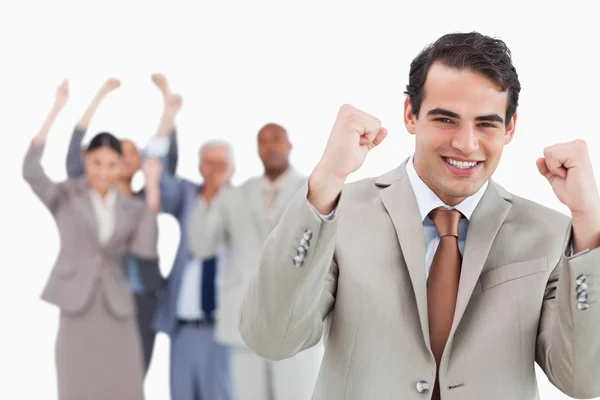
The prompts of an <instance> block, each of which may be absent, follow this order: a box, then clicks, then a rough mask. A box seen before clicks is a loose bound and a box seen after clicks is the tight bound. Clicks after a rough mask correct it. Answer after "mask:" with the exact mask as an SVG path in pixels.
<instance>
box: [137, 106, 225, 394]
mask: <svg viewBox="0 0 600 400" xmlns="http://www.w3.org/2000/svg"><path fill="white" fill-rule="evenodd" d="M167 104H168V106H167V107H166V108H165V112H164V114H163V118H162V119H161V122H160V125H159V128H158V130H157V134H156V136H155V137H154V138H153V139H152V140H151V141H150V143H149V144H148V147H147V149H146V151H145V152H146V154H147V155H148V156H150V157H153V159H155V160H159V161H160V164H158V166H157V168H154V169H153V171H154V173H155V175H154V176H152V178H151V179H153V180H158V181H159V182H160V185H159V188H160V202H161V206H162V211H163V212H165V213H168V214H170V215H171V216H173V217H174V218H175V219H176V220H177V221H178V223H179V227H180V229H181V235H180V243H179V248H178V249H177V254H176V256H175V261H174V264H173V268H172V269H171V272H170V274H169V277H168V282H167V285H166V288H165V292H164V295H163V296H161V298H160V301H159V306H158V310H157V314H156V318H155V327H156V329H157V330H158V331H161V332H164V333H166V334H167V335H168V336H169V338H170V339H171V361H170V387H171V398H172V399H173V400H200V399H202V400H204V399H210V400H230V399H232V398H233V397H232V395H231V380H230V372H229V351H228V348H227V347H226V346H224V345H222V344H220V343H218V342H217V341H215V338H214V336H215V335H214V330H215V321H216V318H217V314H218V312H217V306H218V304H217V290H218V287H217V286H218V275H219V272H220V267H221V264H222V259H223V255H222V254H214V255H212V256H211V257H206V258H199V257H194V256H193V255H192V254H191V253H190V251H189V250H188V240H187V239H188V237H187V224H188V221H189V215H190V212H191V210H192V208H193V206H194V202H195V201H196V199H197V198H198V197H199V195H200V194H202V193H206V192H207V191H209V192H215V191H216V190H217V189H215V187H220V186H222V185H225V184H228V182H229V180H230V178H231V175H232V174H233V160H232V157H233V154H232V152H231V149H230V146H229V145H228V144H227V143H224V142H221V141H215V142H209V143H206V144H204V145H203V146H202V148H201V150H200V154H199V155H200V174H201V175H202V177H203V179H204V182H203V184H202V185H198V184H196V183H193V182H191V181H189V180H186V179H182V178H180V177H178V176H173V175H172V174H170V173H167V172H166V171H165V169H166V167H167V163H168V143H169V142H170V141H171V139H170V136H171V135H172V132H173V126H174V125H175V116H176V114H177V113H178V112H179V109H180V107H181V98H180V97H178V96H177V97H176V98H173V99H171V100H169V101H167ZM154 163H155V164H156V163H157V162H156V161H155V162H154ZM214 169H223V170H224V171H226V172H225V174H223V175H220V176H219V178H222V179H221V180H219V181H215V179H214V178H215V177H216V175H215V174H213V173H212V171H213V170H214ZM161 171H162V172H161Z"/></svg>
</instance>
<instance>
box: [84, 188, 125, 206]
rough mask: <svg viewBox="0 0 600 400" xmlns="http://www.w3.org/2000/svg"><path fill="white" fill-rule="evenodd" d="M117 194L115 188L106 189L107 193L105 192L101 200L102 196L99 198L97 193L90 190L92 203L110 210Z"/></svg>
mask: <svg viewBox="0 0 600 400" xmlns="http://www.w3.org/2000/svg"><path fill="white" fill-rule="evenodd" d="M117 192H118V191H117V188H115V187H112V188H110V189H108V192H106V197H105V198H104V199H102V196H100V194H99V193H98V192H96V191H95V190H94V189H92V188H90V193H91V195H92V198H93V199H94V201H96V202H97V203H98V204H102V205H104V206H105V207H109V208H112V207H113V206H114V205H115V201H116V200H117Z"/></svg>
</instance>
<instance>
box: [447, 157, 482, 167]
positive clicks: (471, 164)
mask: <svg viewBox="0 0 600 400" xmlns="http://www.w3.org/2000/svg"><path fill="white" fill-rule="evenodd" d="M445 160H446V162H447V163H448V164H450V165H453V166H455V167H456V168H460V169H466V168H471V167H474V166H475V165H477V162H467V161H456V160H453V159H451V158H446V159H445Z"/></svg>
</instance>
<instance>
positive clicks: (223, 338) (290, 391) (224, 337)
mask: <svg viewBox="0 0 600 400" xmlns="http://www.w3.org/2000/svg"><path fill="white" fill-rule="evenodd" d="M291 150H292V144H291V143H290V140H289V138H288V134H287V132H286V130H285V129H284V128H283V127H282V126H280V125H277V124H267V125H265V126H263V127H262V128H261V129H260V131H259V133H258V154H259V156H260V159H261V160H262V163H263V166H264V174H263V176H260V177H256V178H252V179H250V180H248V181H247V182H246V183H244V184H242V185H241V186H239V187H236V188H232V187H230V186H229V187H225V186H223V187H222V188H221V189H220V190H218V193H216V192H215V193H216V195H215V193H211V192H210V191H206V190H205V192H204V193H203V194H202V195H201V196H199V197H198V201H197V203H196V207H195V209H194V211H193V212H192V215H191V216H190V220H189V224H188V245H189V246H190V251H191V252H192V253H193V254H194V255H195V256H196V257H199V258H207V257H211V256H214V255H215V254H217V252H218V251H219V250H223V249H224V250H225V253H226V266H225V269H224V270H223V275H222V276H221V288H220V291H219V297H218V305H219V308H218V310H219V312H218V316H217V326H216V331H215V335H216V340H217V341H218V342H220V343H222V344H225V345H227V346H229V348H230V354H231V374H232V380H233V387H234V394H235V396H234V398H235V399H238V400H307V399H310V397H311V396H312V392H313V390H314V387H315V383H316V379H317V375H318V370H319V366H320V363H321V358H322V354H323V349H322V344H321V343H319V344H318V345H316V346H315V347H313V348H312V349H309V350H308V351H305V352H302V353H301V354H298V355H297V356H295V357H293V358H290V359H287V360H283V361H277V362H272V361H267V360H264V359H262V358H260V357H258V356H257V355H255V354H254V353H253V352H252V351H251V350H249V349H248V348H247V347H246V345H245V344H244V342H243V340H242V337H241V336H240V333H239V329H238V315H239V309H240V305H241V302H242V297H243V295H244V292H245V288H246V286H247V284H248V281H249V279H250V276H251V275H252V273H253V272H254V270H255V268H256V267H257V265H258V262H259V257H260V251H261V248H262V245H263V243H264V242H265V240H266V238H267V235H268V234H269V233H270V232H271V230H272V229H273V228H274V227H275V225H277V222H278V221H279V218H280V217H281V214H282V213H283V211H284V210H285V208H286V206H287V205H288V203H289V202H290V200H291V199H292V197H293V196H294V194H295V193H296V192H297V191H298V190H299V189H300V188H301V187H302V185H303V184H304V183H305V182H306V178H305V177H303V176H301V175H299V174H298V172H296V171H295V170H294V169H293V168H292V167H290V162H289V155H290V151H291ZM213 173H214V174H217V175H219V174H226V170H219V169H215V170H214V172H213ZM220 180H221V179H218V178H216V179H215V181H220Z"/></svg>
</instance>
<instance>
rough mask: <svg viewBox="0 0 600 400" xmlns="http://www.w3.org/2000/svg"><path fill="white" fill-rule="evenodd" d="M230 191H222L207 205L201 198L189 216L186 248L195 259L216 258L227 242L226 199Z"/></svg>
mask: <svg viewBox="0 0 600 400" xmlns="http://www.w3.org/2000/svg"><path fill="white" fill-rule="evenodd" d="M231 191H232V189H222V191H221V192H220V193H219V194H218V195H217V196H216V197H215V198H214V200H213V201H212V202H211V203H210V204H208V203H207V202H206V201H205V200H204V199H203V198H202V197H198V201H196V204H195V206H194V208H193V210H192V213H191V214H190V219H189V221H188V231H187V234H188V247H189V251H190V252H191V253H192V254H193V255H194V257H197V258H201V259H204V258H212V257H216V256H217V254H218V253H219V251H220V249H221V248H222V245H224V244H225V243H226V242H227V218H226V209H227V198H228V197H229V196H230V195H231Z"/></svg>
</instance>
